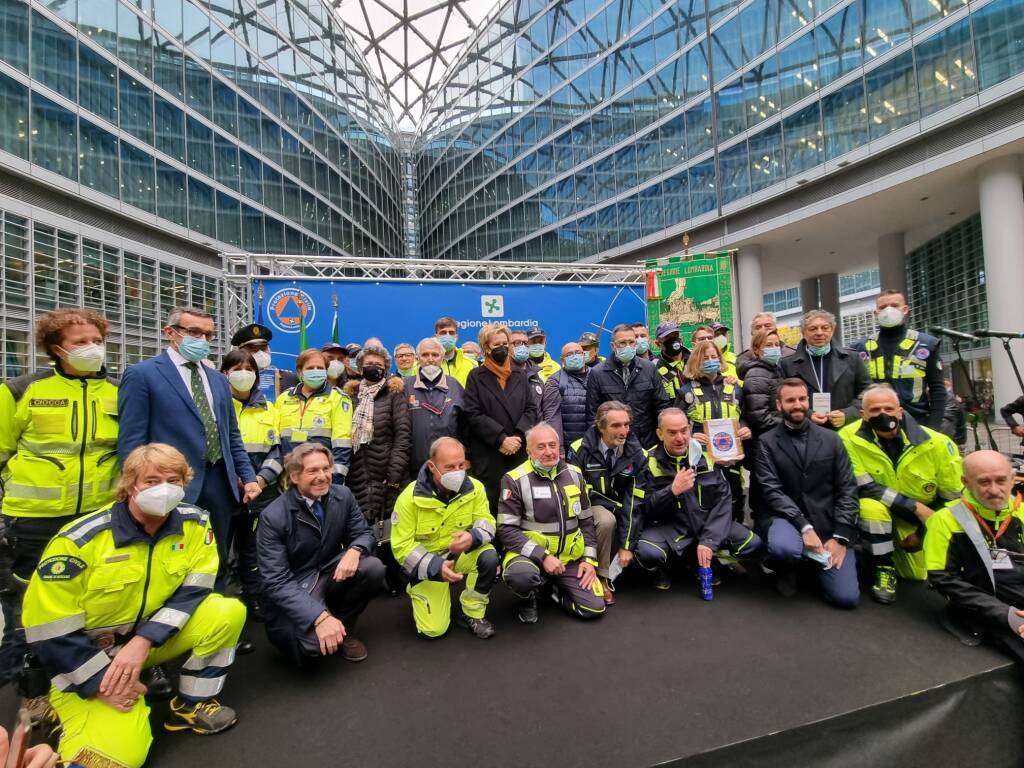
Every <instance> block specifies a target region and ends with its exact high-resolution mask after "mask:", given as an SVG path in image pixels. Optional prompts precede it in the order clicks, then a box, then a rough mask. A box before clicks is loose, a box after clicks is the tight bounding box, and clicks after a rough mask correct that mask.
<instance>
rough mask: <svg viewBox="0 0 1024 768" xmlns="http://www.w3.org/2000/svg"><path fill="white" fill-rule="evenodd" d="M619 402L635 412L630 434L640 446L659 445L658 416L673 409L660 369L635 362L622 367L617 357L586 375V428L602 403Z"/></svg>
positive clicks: (651, 364)
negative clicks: (669, 408) (670, 407)
mask: <svg viewBox="0 0 1024 768" xmlns="http://www.w3.org/2000/svg"><path fill="white" fill-rule="evenodd" d="M609 400H618V401H619V402H621V403H625V404H626V405H628V406H629V407H630V408H631V409H632V410H633V424H632V426H631V427H630V432H632V433H633V434H634V435H636V436H637V439H638V440H639V441H640V445H641V446H642V447H644V448H650V447H651V446H653V445H654V444H655V443H657V442H658V435H657V434H656V433H655V430H656V429H657V428H658V414H659V413H661V412H662V411H663V410H664V409H665V408H668V407H669V406H670V405H672V403H671V401H670V400H669V399H668V393H667V392H666V391H665V384H664V383H663V382H662V379H661V376H659V375H658V369H657V368H656V367H655V365H654V363H652V362H651V361H650V360H643V359H637V358H633V360H631V361H630V363H629V365H623V364H622V363H620V362H619V361H618V360H617V359H616V358H615V357H614V356H613V357H611V358H609V359H607V360H605V361H604V362H603V363H601V364H599V365H598V366H597V367H596V368H594V370H592V371H591V372H590V373H589V374H587V424H590V425H592V424H593V423H594V418H595V417H596V416H597V408H598V406H599V405H601V403H605V402H607V401H609Z"/></svg>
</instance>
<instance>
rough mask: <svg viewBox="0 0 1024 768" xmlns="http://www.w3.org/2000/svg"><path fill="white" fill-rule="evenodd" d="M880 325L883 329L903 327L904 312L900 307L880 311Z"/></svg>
mask: <svg viewBox="0 0 1024 768" xmlns="http://www.w3.org/2000/svg"><path fill="white" fill-rule="evenodd" d="M878 324H879V325H880V326H882V327H883V328H895V327H896V326H898V325H903V310H902V309H900V308H899V307H885V308H884V309H880V310H878Z"/></svg>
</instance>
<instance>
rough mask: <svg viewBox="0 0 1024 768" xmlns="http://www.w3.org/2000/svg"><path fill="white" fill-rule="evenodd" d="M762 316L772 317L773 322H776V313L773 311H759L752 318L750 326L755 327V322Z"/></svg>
mask: <svg viewBox="0 0 1024 768" xmlns="http://www.w3.org/2000/svg"><path fill="white" fill-rule="evenodd" d="M762 317H768V318H771V321H772V322H773V323H774V322H775V314H774V313H773V312H758V313H757V314H756V315H754V316H753V317H752V318H750V327H751V328H753V327H754V323H755V322H757V321H758V320H760V319H761V318H762Z"/></svg>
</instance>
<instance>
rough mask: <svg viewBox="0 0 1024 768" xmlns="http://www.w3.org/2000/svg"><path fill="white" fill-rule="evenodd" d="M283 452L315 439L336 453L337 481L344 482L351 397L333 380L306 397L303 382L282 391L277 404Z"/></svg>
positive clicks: (349, 441)
mask: <svg viewBox="0 0 1024 768" xmlns="http://www.w3.org/2000/svg"><path fill="white" fill-rule="evenodd" d="M274 405H275V407H276V409H277V433H278V436H279V437H280V440H281V455H282V456H287V455H288V454H289V453H291V451H292V448H294V447H295V446H296V445H300V444H301V443H304V442H306V441H307V440H314V441H316V442H318V443H320V444H322V445H324V446H325V447H326V448H327V449H328V450H329V451H331V453H332V454H333V455H334V482H336V483H344V482H345V476H346V475H347V474H348V468H349V466H350V465H351V463H352V400H351V399H350V398H349V396H348V395H346V394H344V393H343V392H342V391H341V390H339V389H337V388H335V387H332V386H331V384H330V382H325V383H324V385H323V386H322V387H321V388H320V389H319V390H318V391H316V392H314V393H313V394H311V395H310V396H309V397H306V396H305V395H303V394H302V384H296V385H295V386H294V387H292V388H291V389H289V390H288V391H287V392H282V393H281V396H280V397H278V398H277V402H276V403H275V404H274Z"/></svg>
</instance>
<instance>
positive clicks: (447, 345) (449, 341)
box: [437, 336, 459, 354]
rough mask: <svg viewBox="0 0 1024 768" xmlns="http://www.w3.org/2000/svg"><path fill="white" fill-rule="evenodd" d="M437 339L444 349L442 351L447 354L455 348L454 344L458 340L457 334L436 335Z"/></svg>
mask: <svg viewBox="0 0 1024 768" xmlns="http://www.w3.org/2000/svg"><path fill="white" fill-rule="evenodd" d="M437 340H438V342H439V343H440V344H441V348H442V349H443V350H444V353H445V354H448V353H449V352H451V351H452V350H453V349H455V344H456V343H457V342H458V340H459V337H458V336H438V337H437Z"/></svg>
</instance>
